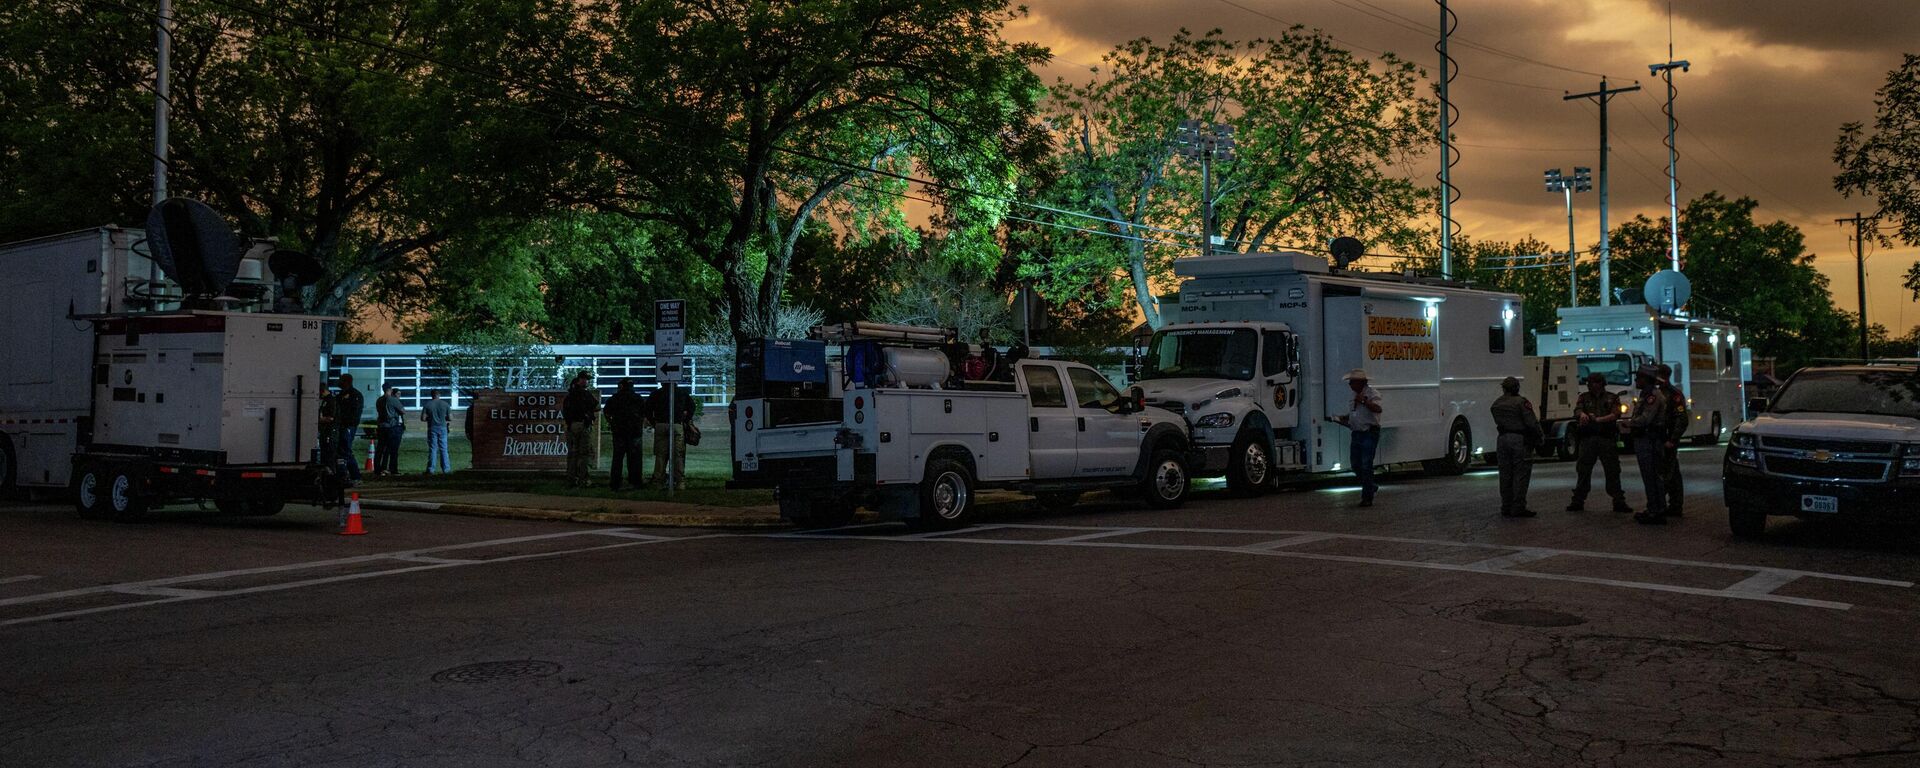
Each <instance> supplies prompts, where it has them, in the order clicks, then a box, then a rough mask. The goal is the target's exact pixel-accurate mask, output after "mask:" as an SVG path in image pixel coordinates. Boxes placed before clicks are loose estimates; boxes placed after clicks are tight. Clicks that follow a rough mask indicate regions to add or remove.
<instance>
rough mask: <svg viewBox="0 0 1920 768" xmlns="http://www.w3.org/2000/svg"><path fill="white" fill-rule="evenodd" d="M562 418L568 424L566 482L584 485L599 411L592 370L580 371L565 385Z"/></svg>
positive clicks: (590, 465) (561, 407)
mask: <svg viewBox="0 0 1920 768" xmlns="http://www.w3.org/2000/svg"><path fill="white" fill-rule="evenodd" d="M560 415H561V418H564V419H565V420H566V425H567V483H568V484H569V485H572V486H573V487H575V488H585V487H587V484H588V479H587V473H588V471H589V470H590V469H592V467H593V427H594V423H595V421H596V419H597V418H598V417H599V415H600V396H599V395H598V394H596V393H595V392H594V391H593V374H591V373H588V372H586V371H581V372H580V373H579V374H577V375H575V376H574V377H573V384H572V385H570V386H568V387H567V397H566V400H564V401H562V402H561V403H560Z"/></svg>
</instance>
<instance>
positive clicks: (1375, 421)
mask: <svg viewBox="0 0 1920 768" xmlns="http://www.w3.org/2000/svg"><path fill="white" fill-rule="evenodd" d="M1366 403H1372V404H1374V405H1379V404H1380V393H1378V392H1375V391H1373V387H1362V388H1361V389H1360V392H1359V394H1356V395H1354V402H1353V409H1352V411H1351V412H1349V413H1348V414H1347V426H1349V427H1352V428H1353V429H1356V430H1361V429H1374V428H1376V427H1379V426H1380V414H1377V413H1374V412H1373V410H1372V409H1370V408H1368V407H1367V406H1366V405H1365V404H1366Z"/></svg>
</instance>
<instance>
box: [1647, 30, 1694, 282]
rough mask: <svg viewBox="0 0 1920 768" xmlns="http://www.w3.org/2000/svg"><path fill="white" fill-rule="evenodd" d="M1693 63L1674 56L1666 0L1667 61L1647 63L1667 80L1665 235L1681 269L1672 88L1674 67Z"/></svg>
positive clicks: (1677, 155)
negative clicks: (1676, 58)
mask: <svg viewBox="0 0 1920 768" xmlns="http://www.w3.org/2000/svg"><path fill="white" fill-rule="evenodd" d="M1691 66H1692V64H1691V63H1690V62H1687V61H1686V60H1684V59H1683V60H1677V61H1676V60H1675V59H1674V58H1673V0H1667V61H1666V63H1664V64H1648V65H1647V69H1648V70H1649V71H1650V72H1652V73H1653V74H1654V75H1657V76H1659V77H1661V78H1663V79H1665V80H1666V81H1667V106H1666V110H1665V111H1666V113H1667V237H1668V239H1669V241H1670V242H1671V243H1672V252H1671V254H1670V255H1671V257H1672V262H1673V264H1672V268H1673V271H1675V272H1678V271H1680V150H1679V148H1677V147H1676V146H1674V143H1673V135H1674V132H1676V131H1678V130H1679V129H1680V121H1679V120H1676V119H1674V117H1673V97H1674V95H1675V94H1676V93H1677V91H1675V90H1674V88H1673V71H1674V70H1676V69H1678V70H1680V71H1682V72H1685V71H1687V69H1688V68H1689V67H1691Z"/></svg>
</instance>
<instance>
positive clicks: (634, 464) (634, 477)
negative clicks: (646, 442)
mask: <svg viewBox="0 0 1920 768" xmlns="http://www.w3.org/2000/svg"><path fill="white" fill-rule="evenodd" d="M642 444H643V443H642V441H641V440H640V431H639V430H634V432H633V433H632V434H628V433H626V432H620V431H615V432H614V433H613V466H612V467H611V475H612V477H610V478H608V479H609V480H610V481H611V484H612V486H613V489H614V490H616V491H617V490H620V477H621V472H622V470H625V473H626V477H627V479H628V481H629V482H631V483H633V484H634V485H642V484H644V483H646V480H645V479H644V478H645V477H646V475H643V474H641V473H640V465H641V464H642V463H643V462H642V461H641V458H642V456H641V450H640V448H641V445H642Z"/></svg>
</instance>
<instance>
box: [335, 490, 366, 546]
mask: <svg viewBox="0 0 1920 768" xmlns="http://www.w3.org/2000/svg"><path fill="white" fill-rule="evenodd" d="M366 533H367V529H366V527H365V526H362V525H361V524H360V494H359V493H354V494H353V498H352V500H351V501H348V502H347V527H345V528H342V529H340V535H342V536H364V535H366Z"/></svg>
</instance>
